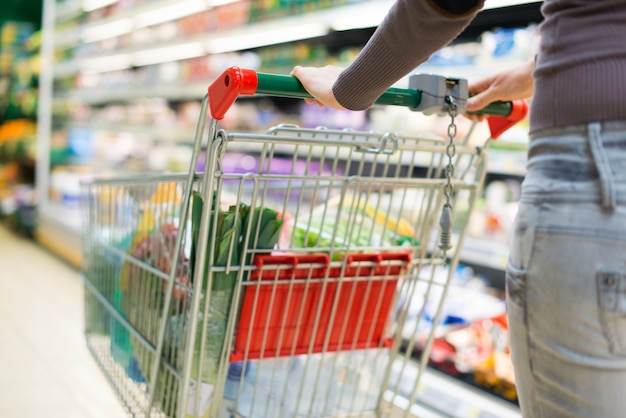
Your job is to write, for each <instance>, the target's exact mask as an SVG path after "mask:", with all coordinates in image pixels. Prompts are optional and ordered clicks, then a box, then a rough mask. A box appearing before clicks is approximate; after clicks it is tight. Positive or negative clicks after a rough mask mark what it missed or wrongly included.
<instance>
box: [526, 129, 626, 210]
mask: <svg viewBox="0 0 626 418" xmlns="http://www.w3.org/2000/svg"><path fill="white" fill-rule="evenodd" d="M531 138H532V139H531V141H530V145H529V150H528V163H527V167H528V172H527V175H526V178H525V179H524V184H523V187H522V196H521V200H522V201H533V202H540V201H572V202H581V201H594V202H598V203H600V204H601V205H602V207H603V208H605V209H607V210H611V209H612V208H614V207H615V205H617V204H626V121H613V122H602V123H601V122H592V123H589V124H587V125H584V126H571V127H566V128H559V129H550V130H544V131H542V132H540V133H536V134H534V135H533V136H532V137H531Z"/></svg>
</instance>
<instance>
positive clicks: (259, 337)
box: [231, 253, 411, 361]
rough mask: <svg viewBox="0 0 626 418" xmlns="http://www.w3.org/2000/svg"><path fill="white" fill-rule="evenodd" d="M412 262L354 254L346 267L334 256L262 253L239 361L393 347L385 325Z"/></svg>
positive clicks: (243, 316)
mask: <svg viewBox="0 0 626 418" xmlns="http://www.w3.org/2000/svg"><path fill="white" fill-rule="evenodd" d="M410 260H411V255H410V254H409V253H378V254H350V255H348V256H347V260H346V267H345V268H343V267H332V266H330V258H329V257H328V255H326V254H319V255H317V254H313V255H301V256H298V255H293V256H292V255H270V256H257V257H256V259H255V265H256V267H257V268H258V270H254V271H253V272H252V273H251V275H250V280H251V281H254V282H256V283H257V284H253V285H248V286H246V290H245V294H244V296H243V303H242V307H241V311H240V317H239V323H238V326H237V337H236V339H235V350H234V352H233V353H232V355H231V361H237V360H242V359H243V358H244V353H246V356H245V357H246V358H247V359H255V358H262V357H273V356H276V355H283V356H287V355H298V354H305V353H318V352H323V351H339V350H352V349H364V348H374V347H380V346H390V344H391V343H392V341H391V339H389V338H385V333H384V331H385V326H386V325H387V322H388V318H389V310H390V308H391V304H392V301H393V297H394V294H395V292H396V288H397V283H398V280H399V278H400V275H401V274H402V272H403V271H404V270H405V269H406V266H407V263H408V262H409V261H410ZM319 279H323V280H319ZM272 282H274V284H272ZM381 295H382V297H381Z"/></svg>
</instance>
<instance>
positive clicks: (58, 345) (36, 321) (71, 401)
mask: <svg viewBox="0 0 626 418" xmlns="http://www.w3.org/2000/svg"><path fill="white" fill-rule="evenodd" d="M82 292H83V289H82V283H81V280H80V277H79V274H78V272H77V271H76V270H75V269H73V268H71V267H69V266H67V265H65V264H64V263H63V262H61V261H59V259H58V258H56V257H55V256H53V255H51V254H50V253H48V252H47V251H45V250H44V249H42V248H41V247H40V246H38V245H37V244H36V243H34V242H33V241H31V240H28V239H25V238H22V237H19V236H16V235H15V234H13V233H12V232H11V231H9V230H7V229H6V227H5V226H3V225H1V224H0V417H7V418H8V417H10V418H35V417H36V418H43V417H45V418H99V417H102V418H118V417H123V416H125V414H124V411H123V409H122V407H121V406H120V404H119V402H118V401H117V398H116V397H115V395H114V393H113V392H112V390H111V389H110V387H109V386H108V383H107V382H106V380H105V378H104V377H103V375H102V373H101V372H100V370H99V369H98V367H97V366H96V364H95V363H94V362H93V360H92V358H91V355H90V354H89V352H88V351H87V348H86V345H85V340H84V338H83V334H82V328H83V311H82V306H83V294H82Z"/></svg>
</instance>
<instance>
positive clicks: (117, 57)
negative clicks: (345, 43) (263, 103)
mask: <svg viewBox="0 0 626 418" xmlns="http://www.w3.org/2000/svg"><path fill="white" fill-rule="evenodd" d="M199 1H202V0H199ZM177 3H179V2H177V1H176V0H174V1H172V0H166V1H161V2H155V3H148V4H143V5H140V6H136V7H134V8H132V9H130V10H128V11H125V12H123V13H119V14H117V15H116V16H115V17H112V18H108V19H102V20H101V21H99V22H96V23H90V24H88V25H83V26H78V27H75V28H71V29H66V30H64V31H62V32H61V33H57V34H56V38H57V39H56V46H57V47H59V48H62V47H71V46H73V45H75V44H78V43H84V42H88V41H89V39H86V38H85V33H86V31H87V32H88V31H89V30H92V29H93V28H98V27H101V28H104V27H105V26H107V25H108V26H110V27H118V29H116V30H111V31H109V35H107V34H106V32H105V34H104V35H103V36H105V38H106V36H111V37H113V36H121V35H125V34H127V33H131V32H132V31H133V30H134V29H136V28H138V27H141V26H146V25H145V23H141V22H137V21H136V19H138V18H139V17H138V16H141V15H142V13H149V12H155V11H159V10H164V9H167V8H170V7H172V5H175V4H177ZM204 3H205V7H204V8H200V9H198V11H201V10H208V9H209V8H210V7H211V3H212V2H210V1H208V0H204ZM529 3H539V1H520V0H509V1H495V0H494V1H487V3H486V5H485V7H484V10H489V9H497V8H502V7H508V6H513V5H519V4H529ZM392 4H393V1H390V0H379V1H376V0H369V1H364V2H357V3H352V4H347V5H341V6H337V7H332V8H327V9H321V10H318V11H313V12H307V13H304V14H299V15H293V16H288V17H283V18H279V19H273V20H271V21H263V22H256V23H250V24H247V25H245V26H243V27H238V28H234V29H230V30H219V31H215V32H210V33H207V34H203V35H199V36H193V37H186V38H184V39H180V40H177V41H173V42H169V43H159V44H154V45H150V46H146V47H140V48H136V47H135V48H133V47H131V48H126V49H122V50H119V51H116V52H115V53H113V54H101V55H92V56H89V57H88V58H76V59H73V60H69V61H65V62H60V63H57V65H56V66H55V71H54V76H55V77H57V78H60V77H68V76H71V75H73V74H75V73H77V72H79V71H96V72H99V71H107V69H108V70H112V69H124V68H131V67H133V66H135V67H136V66H142V65H151V64H155V63H160V62H169V61H177V60H181V59H188V58H195V57H200V56H205V55H209V54H219V53H224V52H236V51H244V50H248V49H254V48H260V47H265V46H270V45H278V44H282V43H288V42H293V41H298V40H304V39H311V38H316V37H323V36H328V35H329V34H331V33H333V32H337V31H347V30H354V29H364V28H373V27H376V26H377V25H378V24H380V22H381V20H382V18H383V17H384V16H385V14H386V12H387V11H388V10H389V8H390V7H391V5H392ZM175 17H176V16H173V17H172V19H174V18H175ZM120 31H121V32H120ZM166 49H167V51H168V52H169V53H166ZM147 57H156V58H147ZM163 57H165V58H163ZM155 60H156V61H155ZM110 65H113V67H109V66H110Z"/></svg>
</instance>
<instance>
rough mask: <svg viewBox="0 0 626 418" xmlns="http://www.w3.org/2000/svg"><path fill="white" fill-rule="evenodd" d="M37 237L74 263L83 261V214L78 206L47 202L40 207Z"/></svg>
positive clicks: (40, 241)
mask: <svg viewBox="0 0 626 418" xmlns="http://www.w3.org/2000/svg"><path fill="white" fill-rule="evenodd" d="M38 212H39V213H38V214H39V216H38V221H37V228H36V230H35V238H36V239H37V241H38V242H39V243H40V244H41V245H43V246H44V247H46V248H47V249H48V250H50V251H51V252H53V253H54V254H56V255H57V256H59V257H60V258H62V259H63V260H65V261H66V262H68V263H70V264H72V265H73V266H75V267H81V266H82V262H83V254H82V238H81V232H80V230H81V222H82V221H81V219H82V218H81V216H80V211H79V210H78V209H77V208H69V207H65V206H62V205H60V204H56V203H50V202H49V203H47V204H45V205H43V206H42V207H40V208H39V209H38Z"/></svg>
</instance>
